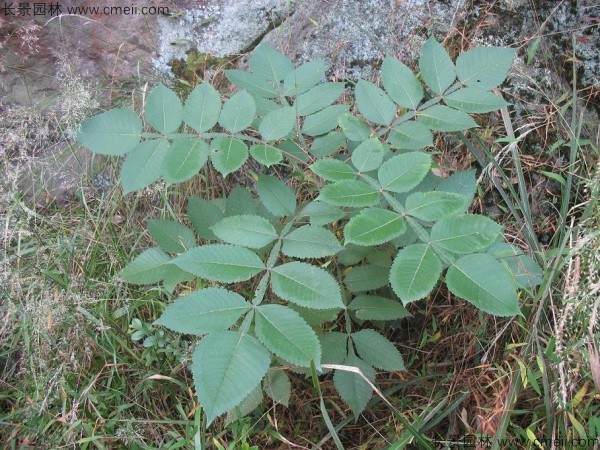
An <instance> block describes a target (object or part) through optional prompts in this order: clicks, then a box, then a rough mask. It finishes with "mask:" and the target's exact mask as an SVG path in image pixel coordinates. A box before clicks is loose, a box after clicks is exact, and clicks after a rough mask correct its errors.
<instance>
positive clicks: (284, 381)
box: [263, 369, 292, 407]
mask: <svg viewBox="0 0 600 450" xmlns="http://www.w3.org/2000/svg"><path fill="white" fill-rule="evenodd" d="M263 391H265V394H267V396H269V398H271V399H272V400H273V401H274V402H276V403H281V404H282V405H283V406H286V407H287V406H289V403H290V396H291V395H292V383H291V381H290V377H288V375H287V373H285V372H284V371H283V370H276V369H269V370H268V371H267V376H266V377H265V379H264V381H263Z"/></svg>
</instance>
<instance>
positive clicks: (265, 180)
mask: <svg viewBox="0 0 600 450" xmlns="http://www.w3.org/2000/svg"><path fill="white" fill-rule="evenodd" d="M256 189H257V191H258V196H259V197H260V201H261V202H262V204H263V205H264V206H265V208H267V209H268V210H269V212H270V213H271V214H273V215H274V216H276V217H281V216H291V215H293V214H294V212H295V211H296V195H295V194H294V191H292V189H291V188H290V187H289V186H286V185H285V184H283V183H282V182H281V181H279V180H278V179H277V178H275V177H272V176H270V175H260V176H259V177H258V183H257V184H256Z"/></svg>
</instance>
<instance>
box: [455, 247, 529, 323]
mask: <svg viewBox="0 0 600 450" xmlns="http://www.w3.org/2000/svg"><path fill="white" fill-rule="evenodd" d="M446 284H447V285H448V289H450V291H451V292H452V293H453V294H454V295H456V296H457V297H460V298H462V299H464V300H466V301H468V302H470V303H472V304H473V305H475V306H476V307H477V308H479V309H481V310H482V311H484V312H487V313H489V314H493V315H495V316H515V315H520V314H521V312H520V310H519V298H518V297H517V292H516V287H515V283H514V280H513V278H512V276H511V274H510V272H508V270H506V269H505V268H504V266H503V265H502V264H501V263H499V262H498V261H497V260H496V259H494V258H493V257H491V256H490V255H488V254H485V253H475V254H472V255H466V256H463V257H462V258H460V259H459V260H458V261H456V262H455V263H454V264H453V265H452V266H450V268H449V269H448V273H447V274H446Z"/></svg>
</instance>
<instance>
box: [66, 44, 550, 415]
mask: <svg viewBox="0 0 600 450" xmlns="http://www.w3.org/2000/svg"><path fill="white" fill-rule="evenodd" d="M514 53H515V52H514V50H511V49H507V48H483V47H479V48H474V49H472V50H470V51H468V52H466V53H464V54H462V55H460V56H459V57H458V59H457V60H456V64H454V63H453V62H452V60H451V58H450V57H449V55H448V53H447V52H446V50H445V49H444V48H443V47H442V46H441V45H440V44H439V43H438V42H436V41H435V40H434V39H430V40H429V41H428V42H427V43H426V44H425V46H424V49H423V55H422V57H421V58H420V60H419V67H420V70H421V77H422V79H423V81H424V83H425V85H426V87H427V88H428V90H429V92H430V93H429V94H426V91H425V89H424V88H423V85H422V83H421V81H420V80H419V79H418V78H417V76H415V75H414V73H413V72H412V71H411V70H410V69H409V68H408V67H407V66H405V65H404V64H402V63H401V62H399V61H397V60H395V59H394V58H392V57H391V56H388V57H386V58H385V60H384V62H383V65H382V69H381V77H382V82H383V89H382V88H380V87H378V86H377V85H375V84H373V83H371V82H368V81H364V80H360V81H358V83H357V84H356V86H355V99H356V108H357V110H358V113H359V114H351V113H350V112H349V111H350V107H349V106H348V105H346V104H334V103H336V101H337V100H338V99H339V98H340V97H341V96H342V94H343V93H344V91H345V89H346V86H345V85H344V83H336V82H322V80H323V79H324V77H325V65H324V62H323V61H320V60H318V61H311V62H308V63H306V64H303V65H301V66H299V67H297V68H294V66H293V65H292V62H291V61H290V59H289V58H287V57H286V56H284V55H283V54H281V53H279V52H277V51H275V50H274V49H272V48H270V47H268V46H265V45H261V46H259V47H258V48H257V49H256V51H255V52H254V54H253V55H252V57H251V59H250V61H249V66H250V69H251V72H246V71H241V70H228V71H227V72H226V76H227V78H228V79H229V80H230V81H231V82H232V83H233V84H234V85H236V86H237V87H238V88H239V89H241V90H240V91H239V92H237V93H235V94H233V95H232V96H231V97H230V98H228V99H227V100H226V101H225V102H224V103H222V101H221V95H220V94H219V93H218V92H217V91H216V90H215V89H214V88H213V87H212V86H211V85H210V84H208V83H206V82H205V83H202V84H200V85H199V86H197V87H196V88H195V89H194V90H193V92H192V93H191V94H190V95H189V96H188V98H187V99H186V101H185V103H184V104H182V102H181V101H180V100H179V98H178V97H177V95H176V94H175V93H174V92H173V91H171V90H169V89H168V88H166V87H165V86H163V85H159V86H158V87H156V88H155V89H154V90H153V91H152V92H151V93H150V95H149V96H148V98H147V100H146V104H145V108H144V117H145V121H146V125H149V126H151V127H152V128H153V129H154V130H155V131H156V132H150V131H144V130H145V127H144V124H143V123H142V121H141V119H140V118H139V117H138V114H136V113H135V112H134V111H131V110H129V109H113V110H110V111H108V112H105V113H102V114H99V115H97V116H95V117H93V118H91V119H88V120H87V121H85V122H84V123H83V124H82V127H81V130H80V132H79V134H78V136H77V139H78V141H79V142H80V143H81V144H82V145H83V146H85V147H87V148H88V149H89V150H91V151H93V152H96V153H100V154H107V155H127V156H126V158H125V161H124V163H123V166H122V170H121V181H122V184H123V187H124V190H125V192H126V193H127V192H132V191H135V190H139V189H143V188H145V187H147V186H149V185H150V184H152V183H154V182H155V181H157V180H159V179H160V178H161V177H162V178H163V179H164V180H165V182H166V183H167V185H172V184H175V183H181V182H184V181H186V180H189V179H191V178H192V177H194V176H196V175H197V174H198V172H199V171H200V170H201V169H202V168H203V167H204V166H205V165H206V163H207V161H208V160H209V159H210V161H211V163H212V166H213V167H214V168H215V169H216V170H217V171H218V172H219V173H220V174H221V175H222V176H223V177H227V176H228V175H229V174H230V173H232V172H235V171H237V170H238V169H240V168H241V167H242V166H243V165H244V164H245V162H246V161H247V159H248V157H249V156H251V157H252V158H253V159H254V160H255V161H256V162H258V163H260V164H261V165H263V166H265V167H266V168H269V167H271V166H274V165H279V166H282V168H283V169H284V170H287V171H288V172H290V171H294V174H295V179H294V180H292V181H291V182H290V183H289V184H286V183H284V182H283V181H282V180H281V179H280V178H278V177H276V176H274V175H271V174H268V173H267V172H268V171H267V170H265V171H264V173H261V174H259V175H257V176H256V192H257V195H255V194H254V193H251V192H250V191H249V190H247V189H245V188H242V187H241V186H237V187H235V188H233V189H232V190H231V191H230V193H229V195H227V196H224V197H222V198H218V199H213V200H208V199H202V198H198V197H191V198H190V199H189V204H188V211H187V212H188V219H189V221H190V222H191V224H192V226H193V229H192V228H190V227H188V226H186V225H184V224H183V223H180V222H178V221H172V220H164V219H154V220H151V221H150V222H149V225H148V228H149V232H150V234H151V236H152V237H153V239H154V241H155V242H156V244H157V247H153V248H150V249H147V250H145V251H143V252H142V253H141V254H140V255H138V256H137V257H136V258H135V259H134V260H133V261H132V262H131V263H129V264H128V265H127V266H126V267H125V268H124V269H123V271H122V272H121V278H122V279H123V280H125V281H127V282H130V283H136V284H153V283H159V282H161V283H163V285H164V286H165V288H166V289H168V290H173V289H174V288H175V286H176V285H177V284H178V283H180V282H185V281H191V280H193V279H195V278H197V277H199V278H200V279H201V283H203V284H202V286H204V287H202V288H201V289H199V290H196V291H194V292H192V293H190V294H188V295H185V296H183V297H180V298H178V299H177V300H175V302H173V303H172V304H171V305H169V306H168V307H167V308H166V310H165V311H164V313H163V315H162V316H161V317H160V318H159V319H158V320H157V321H156V322H155V324H157V325H162V326H165V327H167V328H170V329H172V330H174V331H176V332H180V333H186V334H193V335H203V337H202V339H201V340H200V342H199V344H198V345H197V346H196V348H195V350H194V354H193V362H192V366H191V369H192V372H193V374H194V379H195V385H196V392H197V394H198V398H199V399H200V402H201V405H202V407H203V411H204V413H205V414H206V420H207V423H208V424H210V423H212V422H213V421H214V419H215V418H216V417H217V416H219V415H221V414H223V413H225V412H227V411H231V410H232V409H234V408H236V406H238V405H240V404H242V405H243V404H244V403H246V404H247V403H252V404H256V402H257V401H258V402H260V400H261V399H262V395H263V394H262V392H261V381H262V380H263V379H264V383H263V385H262V387H263V390H264V392H265V393H266V394H267V395H269V396H270V397H272V398H273V399H274V400H275V401H278V402H282V403H287V400H288V398H289V394H290V388H289V387H290V381H289V379H288V377H287V375H286V373H285V371H284V370H274V369H272V368H271V366H278V365H284V366H289V365H292V366H296V367H298V368H304V369H306V368H309V367H311V368H313V370H312V372H313V373H314V368H316V369H317V370H319V371H322V372H323V371H325V370H328V369H334V370H335V373H334V376H333V380H334V384H335V387H336V389H337V390H338V392H339V394H340V396H341V397H342V398H343V399H344V400H345V401H346V402H347V403H348V404H349V405H350V407H351V408H352V411H353V412H354V414H355V415H358V414H360V412H361V411H363V410H364V408H365V407H366V405H367V402H368V401H369V399H370V397H371V395H372V392H373V390H372V385H371V383H372V382H374V380H375V373H376V372H375V370H376V369H383V370H388V371H401V370H404V363H403V359H402V356H401V354H400V353H399V352H398V350H397V349H396V347H395V346H394V344H393V343H392V342H390V341H389V340H388V339H387V338H386V337H384V336H383V335H382V334H381V333H380V332H379V331H376V330H375V329H373V328H370V327H368V326H366V324H369V323H371V324H373V325H374V326H375V327H376V328H381V325H382V324H384V323H385V322H389V321H393V320H396V319H400V318H403V317H406V316H408V315H409V313H408V311H407V310H406V309H405V306H406V305H408V304H409V303H411V302H415V301H417V300H420V299H423V298H426V297H427V296H428V295H429V294H430V293H431V291H432V290H433V289H434V287H435V286H436V285H437V284H438V282H439V280H440V279H442V280H443V281H445V283H446V285H447V287H448V289H449V290H450V291H451V292H452V293H454V294H455V295H456V296H458V297H460V298H463V299H465V300H467V301H468V302H470V303H472V304H474V305H475V306H477V307H478V308H479V309H481V310H482V311H484V312H487V313H490V314H494V315H498V316H513V315H518V314H520V309H519V299H518V295H517V289H518V288H525V289H530V288H532V287H533V286H535V285H536V284H538V283H539V280H540V273H541V269H540V268H539V267H538V266H537V264H536V263H535V262H534V260H533V259H531V258H530V257H529V256H527V255H525V254H523V252H522V251H520V250H519V249H518V248H516V247H515V246H513V245H510V244H507V243H503V242H502V227H501V226H500V225H498V224H497V223H495V222H494V221H492V220H491V219H489V218H487V217H484V216H481V215H477V214H469V213H468V212H467V211H468V208H469V205H470V204H471V202H472V200H473V197H474V194H475V190H476V181H475V176H474V171H466V172H460V173H455V174H453V175H451V176H449V177H447V178H445V179H442V178H440V177H438V176H436V175H435V174H434V173H433V172H432V170H431V169H432V166H433V162H432V158H431V156H430V155H429V154H428V153H426V152H424V151H423V149H424V148H426V147H430V146H432V145H433V135H432V131H440V132H454V131H462V130H466V129H470V128H474V127H476V126H477V124H476V122H475V121H474V120H473V118H472V117H471V115H470V114H471V113H486V112H490V111H494V110H497V109H499V108H501V107H504V106H505V105H507V103H506V102H505V101H504V100H502V98H501V97H499V96H496V95H494V94H493V93H491V92H490V90H491V89H493V88H495V87H497V86H498V85H499V84H500V83H501V82H502V81H503V80H504V78H505V77H506V74H507V71H508V69H509V67H510V65H511V63H512V60H513V57H514ZM457 78H458V80H457ZM182 122H183V123H184V125H183V130H182ZM248 145H250V147H248ZM308 169H310V170H308ZM314 175H316V176H317V177H315V176H314ZM342 234H343V239H344V241H343V243H341V242H340V240H339V238H340V237H341V236H342ZM196 235H197V236H199V237H200V238H201V239H202V244H201V245H198V241H197V236H196ZM325 324H328V325H325ZM270 368H271V369H270ZM356 369H359V370H358V371H356ZM308 373H310V372H308Z"/></svg>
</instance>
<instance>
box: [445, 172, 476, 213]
mask: <svg viewBox="0 0 600 450" xmlns="http://www.w3.org/2000/svg"><path fill="white" fill-rule="evenodd" d="M437 190H438V191H443V192H454V193H456V194H460V195H464V196H465V197H467V199H468V203H469V205H470V204H471V202H472V201H473V198H474V197H475V192H476V191H477V180H476V178H475V170H474V169H473V170H464V171H461V172H455V173H453V174H452V175H450V176H449V177H448V178H445V179H444V180H442V182H441V183H440V184H439V185H438V187H437ZM465 210H466V208H465Z"/></svg>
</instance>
